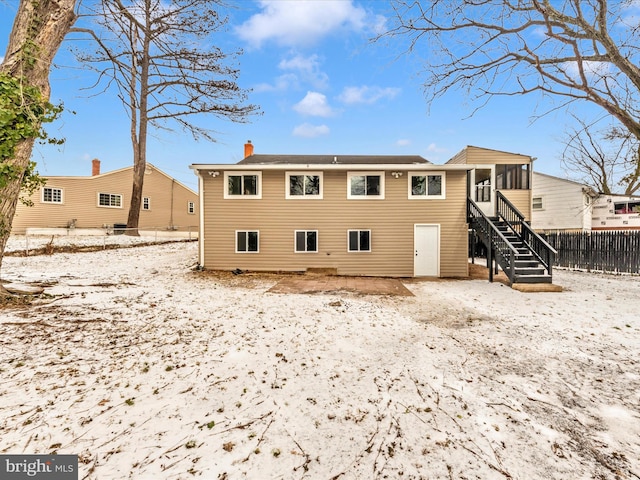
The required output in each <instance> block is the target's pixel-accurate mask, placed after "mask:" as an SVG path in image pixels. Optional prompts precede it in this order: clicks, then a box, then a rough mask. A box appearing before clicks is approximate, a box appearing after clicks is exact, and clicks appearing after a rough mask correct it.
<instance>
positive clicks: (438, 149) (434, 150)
mask: <svg viewBox="0 0 640 480" xmlns="http://www.w3.org/2000/svg"><path fill="white" fill-rule="evenodd" d="M427 152H431V153H446V152H447V149H446V148H444V147H439V146H438V145H436V144H435V143H430V144H429V146H428V147H427Z"/></svg>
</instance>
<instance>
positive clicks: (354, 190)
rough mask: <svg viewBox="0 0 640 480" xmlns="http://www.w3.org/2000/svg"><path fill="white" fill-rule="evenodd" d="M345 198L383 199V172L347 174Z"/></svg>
mask: <svg viewBox="0 0 640 480" xmlns="http://www.w3.org/2000/svg"><path fill="white" fill-rule="evenodd" d="M347 188H348V190H347V198H352V199H353V198H379V199H383V198H384V172H349V173H348V174H347Z"/></svg>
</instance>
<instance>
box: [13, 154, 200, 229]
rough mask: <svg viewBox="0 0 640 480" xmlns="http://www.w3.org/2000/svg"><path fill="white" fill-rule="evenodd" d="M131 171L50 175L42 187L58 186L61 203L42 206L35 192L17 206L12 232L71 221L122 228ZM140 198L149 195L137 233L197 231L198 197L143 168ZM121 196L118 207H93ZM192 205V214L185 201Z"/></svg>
mask: <svg viewBox="0 0 640 480" xmlns="http://www.w3.org/2000/svg"><path fill="white" fill-rule="evenodd" d="M132 172H133V169H132V168H126V169H122V170H117V171H114V172H109V173H104V174H102V175H96V176H94V177H50V178H49V179H48V181H47V184H46V187H53V188H60V189H62V192H63V203H62V204H56V203H44V202H43V201H42V192H41V189H38V191H37V192H36V193H34V194H33V195H32V196H31V200H32V201H33V203H34V205H33V207H27V206H25V205H23V204H19V205H18V207H17V210H16V215H15V217H14V221H13V226H12V233H14V234H21V233H24V232H25V231H26V229H27V228H60V227H63V228H64V227H67V226H68V225H69V224H70V223H71V222H72V221H74V220H75V226H76V228H102V227H103V226H104V225H109V226H112V225H114V224H126V223H127V217H128V212H129V203H130V201H131V187H132V175H133V173H132ZM148 172H149V173H148V174H147V175H145V179H144V187H143V192H142V196H143V197H149V199H150V206H151V208H150V210H141V211H140V224H139V227H140V228H141V229H167V228H169V227H170V226H171V225H173V226H176V227H178V228H179V229H181V230H187V229H189V228H190V229H191V230H193V231H196V230H197V225H198V208H199V205H198V195H197V194H196V193H195V192H193V191H191V190H189V189H188V188H186V187H185V186H184V185H182V184H180V183H178V182H176V181H175V180H173V179H172V178H170V177H168V176H167V175H165V174H164V173H163V172H161V171H160V170H157V169H155V168H151V167H149V168H148ZM100 193H109V194H115V195H122V206H121V207H120V208H115V207H102V206H98V195H99V194H100ZM190 201H191V202H194V207H195V211H194V213H193V214H189V213H188V212H187V203H188V202H190Z"/></svg>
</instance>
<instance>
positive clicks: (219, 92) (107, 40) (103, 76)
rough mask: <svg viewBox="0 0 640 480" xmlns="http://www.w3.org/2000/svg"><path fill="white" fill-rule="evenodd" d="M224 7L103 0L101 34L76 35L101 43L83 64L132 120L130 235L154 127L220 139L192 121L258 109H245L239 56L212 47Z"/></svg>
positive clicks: (83, 56)
mask: <svg viewBox="0 0 640 480" xmlns="http://www.w3.org/2000/svg"><path fill="white" fill-rule="evenodd" d="M222 7H223V4H222V2H221V1H219V0H171V1H166V0H129V1H127V0H102V2H101V3H100V4H97V5H92V6H90V7H89V8H90V9H91V10H90V12H89V17H90V18H91V19H93V21H94V22H95V23H96V24H97V25H98V29H97V30H96V29H93V28H75V29H74V31H76V32H84V33H88V34H90V35H91V36H92V38H93V39H94V40H95V41H96V43H97V45H98V49H97V52H96V53H86V52H82V51H78V52H77V54H78V58H79V59H80V60H81V61H82V62H84V63H85V64H87V65H90V66H91V67H92V68H93V69H95V70H96V71H97V72H98V73H99V76H98V81H97V82H96V85H95V86H96V87H97V86H100V85H101V86H103V87H104V88H108V87H110V86H114V87H115V88H117V91H118V97H119V98H120V100H121V101H122V103H123V105H124V107H125V109H126V110H127V113H128V116H129V119H130V137H131V144H132V146H133V189H132V193H131V204H130V207H129V217H128V220H127V227H128V228H127V233H128V234H129V235H138V224H139V222H138V221H139V217H140V207H141V204H142V187H143V182H144V172H145V168H146V163H147V137H148V134H149V133H148V132H149V127H155V128H162V129H169V127H168V124H167V122H169V121H173V122H176V123H177V125H178V126H179V127H181V128H182V129H184V130H186V131H188V132H189V133H191V134H192V135H193V137H194V138H196V139H197V138H205V139H207V140H211V141H215V138H214V134H215V132H212V131H210V130H206V129H204V128H201V127H199V126H198V125H197V124H195V123H194V119H193V118H192V117H194V116H196V115H203V114H211V115H214V116H217V117H222V118H225V119H228V120H231V121H234V122H245V121H247V119H248V117H249V116H250V115H251V114H253V113H256V112H257V110H258V108H257V107H256V106H255V105H246V104H245V103H244V102H245V101H246V99H247V92H246V91H245V90H242V89H241V88H240V87H239V86H238V84H237V83H236V81H237V78H238V76H239V71H238V69H237V68H234V67H233V66H231V65H229V64H230V63H231V61H233V60H234V59H235V58H236V57H237V56H238V55H240V54H241V52H240V51H235V52H232V53H225V52H223V51H222V50H221V49H220V48H218V47H216V46H214V45H212V44H211V43H210V40H211V38H212V34H213V33H216V32H220V31H222V30H223V28H224V27H225V25H226V23H227V19H226V17H223V16H221V15H220V14H219V12H218V10H219V9H221V8H222ZM216 8H217V9H218V10H216Z"/></svg>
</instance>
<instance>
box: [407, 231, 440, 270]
mask: <svg viewBox="0 0 640 480" xmlns="http://www.w3.org/2000/svg"><path fill="white" fill-rule="evenodd" d="M413 245H414V250H415V252H414V255H415V256H414V257H413V275H414V276H415V277H438V276H439V275H440V225H416V226H415V230H414V236H413Z"/></svg>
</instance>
